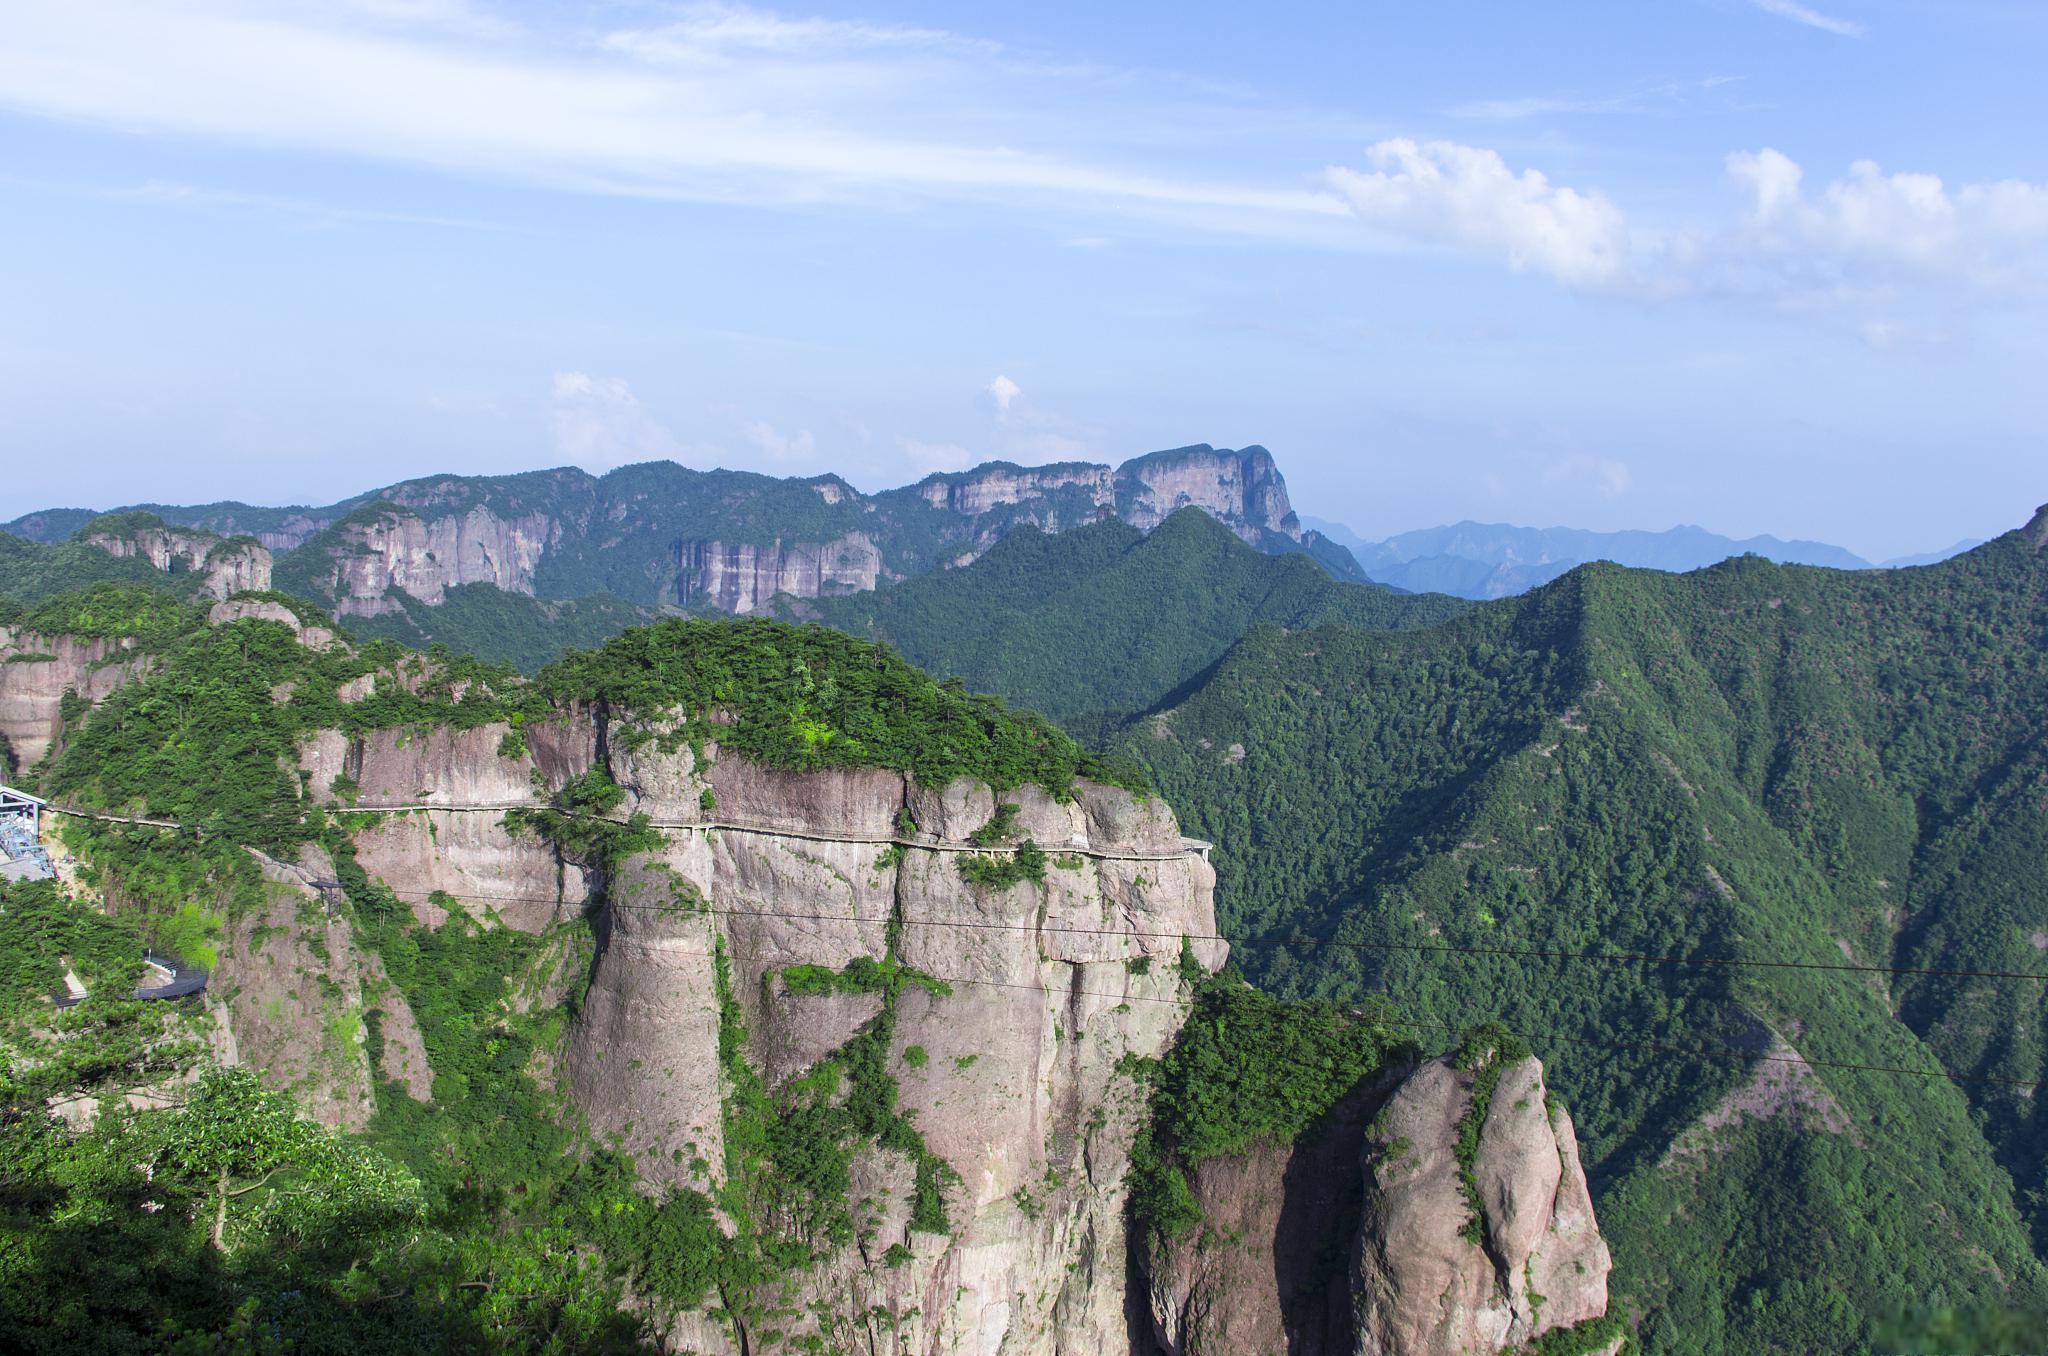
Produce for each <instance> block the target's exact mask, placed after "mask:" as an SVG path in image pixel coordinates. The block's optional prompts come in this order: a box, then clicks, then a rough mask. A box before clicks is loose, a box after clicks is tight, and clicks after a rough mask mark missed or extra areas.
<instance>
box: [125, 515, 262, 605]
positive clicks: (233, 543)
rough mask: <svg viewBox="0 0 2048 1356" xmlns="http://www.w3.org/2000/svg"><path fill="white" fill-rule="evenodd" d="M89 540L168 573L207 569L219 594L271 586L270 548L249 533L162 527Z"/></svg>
mask: <svg viewBox="0 0 2048 1356" xmlns="http://www.w3.org/2000/svg"><path fill="white" fill-rule="evenodd" d="M85 542H86V545H88V546H97V547H98V548H99V549H100V550H102V551H105V552H106V553H107V554H108V555H111V556H119V557H122V558H124V559H126V558H136V559H141V560H146V561H148V562H149V563H150V564H151V565H152V566H154V567H155V568H156V569H159V570H161V571H163V572H164V573H165V574H203V575H205V576H206V591H207V592H208V593H211V594H212V595H213V596H214V597H215V598H226V597H228V596H229V595H230V594H235V593H240V592H242V591H244V590H258V591H260V590H263V589H267V588H269V587H270V552H269V551H268V550H267V549H265V548H264V547H263V546H262V545H260V544H259V543H257V542H256V541H254V540H252V539H250V538H246V537H243V538H233V537H220V536H217V535H215V534H214V533H211V532H207V531H203V530H197V529H180V528H173V527H162V526H159V527H139V528H134V529H130V530H124V531H120V532H95V533H93V534H92V535H90V536H88V537H87V538H86V539H85Z"/></svg>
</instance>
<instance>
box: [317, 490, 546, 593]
mask: <svg viewBox="0 0 2048 1356" xmlns="http://www.w3.org/2000/svg"><path fill="white" fill-rule="evenodd" d="M553 528H554V523H553V520H552V519H550V518H549V517H548V516H547V515H546V514H543V513H528V514H524V515H521V516H519V517H509V518H508V517H500V516H498V515H497V514H495V513H493V512H491V511H490V510H489V509H486V508H482V507H476V508H471V509H469V510H468V511H467V512H464V513H450V514H444V515H441V516H437V517H423V516H421V515H419V514H416V513H400V512H391V513H386V514H383V515H379V516H375V517H371V518H370V519H369V520H368V521H354V522H349V523H347V524H344V525H343V526H341V527H338V528H336V529H335V531H334V535H335V537H336V538H337V539H338V540H337V541H335V542H334V543H333V544H331V545H327V546H324V547H323V548H320V549H324V550H325V552H326V564H325V567H324V568H323V569H321V570H319V571H317V572H316V574H315V578H316V580H317V586H318V587H319V588H320V591H321V592H322V593H323V594H325V595H326V596H327V597H329V598H331V599H332V600H333V603H334V610H335V612H336V614H337V615H344V616H359V617H374V616H377V615H378V614H380V613H384V612H395V611H397V610H398V604H397V603H396V602H395V601H393V600H392V599H390V598H388V597H386V596H385V595H386V592H387V591H388V590H391V589H397V590H398V591H399V592H401V593H407V594H410V595H412V596H413V597H415V598H417V599H419V600H420V601H421V602H423V603H427V604H429V605H432V604H438V603H439V602H441V600H442V598H443V597H444V596H445V595H446V593H447V590H448V588H449V586H450V585H453V584H493V585H496V586H497V587H498V588H501V589H503V590H505V591H506V592H507V593H527V594H530V593H532V592H533V591H534V588H533V573H534V568H535V567H536V566H537V565H538V564H539V563H540V558H541V554H542V552H543V551H544V550H545V549H546V548H547V544H548V539H549V537H550V535H551V533H552V531H553Z"/></svg>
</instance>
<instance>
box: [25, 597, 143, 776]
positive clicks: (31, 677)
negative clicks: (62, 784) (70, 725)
mask: <svg viewBox="0 0 2048 1356" xmlns="http://www.w3.org/2000/svg"><path fill="white" fill-rule="evenodd" d="M132 647H133V642H131V641H126V640H106V639H84V638H79V637H75V636H46V635H42V634H40V633H38V632H35V631H27V630H21V629H18V628H15V627H10V626H0V738H5V740H6V742H7V746H8V748H9V749H10V750H11V751H12V757H13V759H14V762H15V764H16V767H17V768H32V767H34V766H35V765H36V764H37V763H40V762H41V761H42V760H43V755H44V754H46V753H48V752H49V751H50V746H51V745H52V744H53V743H55V742H56V740H57V739H58V737H59V736H60V735H61V734H62V732H63V729H64V720H63V712H62V707H63V704H64V694H65V693H67V692H71V693H75V694H77V696H78V697H79V698H81V699H83V700H85V701H88V702H97V701H101V700H104V699H105V698H106V696H107V695H108V694H109V693H111V692H113V691H114V689H116V688H118V687H120V686H121V685H122V684H124V683H126V682H128V681H130V680H131V679H133V678H135V677H136V676H138V675H139V674H141V673H143V672H145V671H146V670H147V668H148V665H149V662H150V661H149V660H148V658H147V657H145V656H141V655H130V654H129V653H128V651H129V650H130V649H132Z"/></svg>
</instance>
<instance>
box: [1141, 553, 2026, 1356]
mask: <svg viewBox="0 0 2048 1356" xmlns="http://www.w3.org/2000/svg"><path fill="white" fill-rule="evenodd" d="M2044 584H2048V555H2044V554H2043V553H2042V551H2041V550H2040V549H2039V547H2038V545H2037V543H2036V541H2035V540H2034V539H2033V538H2032V537H2031V536H2029V535H2023V534H2021V533H2017V532H2015V533H2011V534H2008V535H2007V536H2006V537H2004V538H2001V539H2000V540H1999V541H1996V542H1993V543H1991V544H1989V545H1987V546H1985V547H1982V548H1980V549H1979V550H1977V551H1975V552H1972V553H1970V554H1969V555H1967V556H1964V557H1961V558H1958V559H1956V560H1953V561H1950V562H1947V563H1944V564H1942V565H1939V566H1934V567H1929V568H1926V569H1918V570H1907V571H1897V572H1886V573H1876V572H1872V573H1859V574H1845V573H1838V572H1833V571H1827V570H1821V569H1814V568H1806V567H1796V566H1795V567H1786V566H1775V565H1771V564H1768V563H1766V562H1764V561H1761V560H1758V559H1755V558H1745V559H1739V560H1734V561H1730V562H1728V563H1726V564H1724V565H1721V566H1717V567H1714V568H1712V569H1709V570H1705V571H1701V572H1699V573H1697V574H1692V575H1685V576H1672V575H1663V574H1656V573H1652V572H1646V571H1629V570H1623V569H1621V568H1619V567H1614V566H1590V567H1585V568H1582V569H1580V570H1577V571H1574V572H1573V573H1572V574H1571V575H1569V576H1567V577H1566V578H1564V579H1562V580H1559V581H1558V582H1556V583H1555V584H1552V585H1549V586H1547V587H1546V588H1544V589H1541V590H1539V591H1537V592H1536V593H1534V594H1531V595H1529V596H1527V597H1525V598H1521V599H1514V600H1509V601H1506V602H1502V603H1498V604H1492V605H1488V606H1485V607H1482V608H1479V609H1477V610H1475V611H1474V612H1472V613H1470V614H1468V615H1466V616H1464V617H1461V618H1459V619H1457V620H1454V621H1452V622H1451V623H1449V624H1447V625H1445V626H1442V627H1439V628H1436V629H1433V630H1428V631H1420V632H1409V633H1385V632H1382V633H1368V632H1364V631H1360V630H1357V629H1354V628H1347V627H1336V626H1332V627H1319V628H1314V629H1310V630H1304V631H1297V632H1292V633H1287V632H1282V631H1280V630H1278V629H1276V628H1262V629H1259V630H1256V631H1254V632H1253V633H1252V634H1250V635H1249V636H1247V637H1246V638H1245V639H1244V640H1243V641H1242V642H1241V643H1240V644H1239V645H1238V646H1236V647H1235V648H1234V649H1233V650H1232V652H1231V653H1230V654H1229V655H1228V656H1227V657H1226V658H1225V659H1224V660H1223V662H1222V663H1220V664H1219V665H1218V666H1217V667H1216V670H1215V671H1214V673H1212V674H1211V675H1210V676H1209V677H1208V678H1207V680H1206V681H1205V682H1203V683H1202V684H1201V685H1200V687H1199V688H1198V690H1196V691H1195V692H1194V693H1192V694H1191V695H1189V696H1188V697H1187V698H1186V699H1185V700H1182V701H1179V702H1177V703H1175V704H1173V705H1171V706H1170V707H1168V708H1166V709H1163V710H1160V711H1157V712H1155V713H1151V714H1146V715H1144V716H1142V717H1141V718H1139V719H1138V720H1136V722H1135V723H1134V724H1133V725H1132V726H1131V727H1130V728H1129V729H1128V730H1127V731H1126V733H1125V734H1123V735H1122V736H1121V738H1120V739H1119V741H1118V747H1120V748H1122V749H1123V750H1124V751H1126V752H1127V753H1129V754H1131V755H1132V756H1133V757H1136V758H1139V759H1142V760H1143V761H1144V762H1146V763H1147V765H1148V766H1150V767H1151V768H1152V770H1153V773H1154V777H1155V779H1156V781H1157V783H1158V785H1159V786H1160V788H1161V790H1162V792H1163V793H1164V794H1165V795H1166V796H1167V798H1168V799H1169V800H1170V801H1171V802H1172V803H1173V804H1174V805H1175V807H1176V808H1177V810H1178V811H1179V812H1180V814H1181V815H1182V817H1183V820H1184V822H1185V823H1187V824H1188V825H1189V826H1190V828H1191V829H1192V831H1194V832H1197V833H1199V834H1201V835H1203V836H1204V837H1208V838H1212V839H1214V840H1215V841H1217V843H1218V844H1219V847H1218V851H1217V854H1216V856H1217V862H1218V869H1219V872H1220V875H1221V885H1220V887H1219V891H1218V899H1219V907H1220V910H1221V911H1222V912H1223V914H1224V916H1225V930H1226V931H1229V932H1232V933H1234V934H1237V935H1239V936H1240V937H1242V938H1244V939H1245V940H1244V941H1243V942H1241V943H1240V944H1239V945H1238V947H1237V950H1236V959H1237V961H1238V963H1239V964H1241V965H1242V966H1244V967H1245V970H1246V972H1247V973H1248V974H1249V975H1250V976H1251V977H1252V978H1253V979H1254V980H1255V981H1256V982H1258V983H1259V984H1260V985H1261V986H1262V987H1264V988H1266V989H1268V990H1269V991H1271V992H1274V993H1276V994H1280V995H1283V996H1299V997H1309V996H1323V997H1335V998H1345V999H1353V998H1357V997H1360V996H1363V995H1367V994H1378V995H1384V996H1386V997H1388V998H1390V999H1392V1000H1393V1001H1394V1002H1395V1003H1396V1004H1397V1005H1398V1006H1399V1007H1400V1008H1401V1009H1402V1010H1403V1011H1404V1012H1406V1013H1407V1014H1408V1015H1409V1017H1410V1019H1411V1020H1412V1021H1414V1022H1416V1023H1417V1024H1422V1023H1435V1024H1437V1026H1438V1027H1439V1028H1447V1029H1455V1028H1457V1027H1461V1026H1463V1025H1465V1024H1467V1023H1469V1022H1471V1021H1474V1020H1477V1019H1480V1018H1486V1017H1498V1018H1501V1019H1504V1020H1505V1021H1507V1022H1508V1023H1509V1024H1510V1025H1511V1026H1513V1027H1515V1028H1516V1029H1517V1030H1519V1031H1522V1032H1524V1033H1526V1034H1527V1036H1528V1038H1529V1039H1530V1041H1531V1042H1532V1044H1534V1046H1535V1047H1536V1049H1537V1051H1538V1052H1539V1053H1540V1054H1542V1055H1543V1056H1544V1057H1545V1058H1546V1059H1547V1060H1549V1061H1551V1062H1552V1083H1553V1086H1555V1087H1557V1088H1558V1089H1559V1090H1560V1091H1562V1092H1563V1093H1564V1095H1565V1096H1566V1097H1567V1099H1568V1100H1569V1101H1570V1103H1571V1105H1572V1108H1573V1113H1574V1116H1575V1117H1576V1118H1577V1120H1578V1123H1579V1126H1580V1131H1581V1134H1582V1136H1583V1137H1584V1140H1585V1147H1586V1153H1587V1160H1588V1163H1589V1165H1590V1166H1591V1168H1592V1170H1593V1172H1594V1174H1595V1186H1596V1191H1597V1192H1598V1198H1599V1201H1600V1204H1601V1210H1602V1223H1603V1227H1604V1229H1605V1231H1606V1233H1607V1235H1608V1237H1609V1239H1610V1240H1611V1241H1612V1242H1613V1244H1614V1245H1615V1249H1616V1254H1617V1274H1616V1289H1617V1291H1618V1293H1619V1294H1620V1295H1621V1296H1622V1297H1623V1298H1624V1299H1625V1300H1626V1301H1627V1302H1628V1303H1629V1304H1630V1306H1631V1308H1632V1309H1633V1310H1635V1311H1636V1312H1639V1313H1640V1314H1642V1315H1643V1324H1642V1333H1643V1336H1644V1339H1645V1345H1646V1347H1647V1348H1648V1349H1649V1350H1653V1351H1674V1352H1699V1353H1719V1352H1747V1351H1765V1350H1780V1351H1811V1350H1824V1349H1832V1348H1835V1347H1836V1346H1837V1345H1838V1343H1839V1342H1840V1337H1839V1334H1841V1333H1842V1332H1844V1331H1860V1332H1862V1333H1863V1334H1864V1335H1865V1336H1864V1338H1863V1339H1861V1340H1865V1341H1874V1340H1876V1339H1875V1337H1874V1336H1873V1335H1872V1334H1873V1331H1874V1330H1873V1329H1872V1328H1871V1327H1870V1326H1869V1325H1870V1324H1871V1323H1872V1322H1873V1321H1876V1320H1877V1319H1878V1318H1879V1316H1881V1315H1883V1314H1884V1313H1885V1312H1886V1309H1887V1306H1891V1305H1895V1304H1900V1303H1904V1302H1908V1300H1909V1299H1910V1301H1913V1302H1919V1303H1924V1304H1929V1305H1933V1306H1937V1307H1939V1306H1943V1305H1948V1306H1954V1307H1956V1308H1959V1309H1961V1310H1965V1311H1975V1310H1978V1309H1983V1310H1987V1311H1996V1310H1998V1308H1999V1307H2000V1306H2001V1305H2004V1304H2006V1303H2017V1304H2019V1305H2021V1306H2026V1307H2034V1308H2037V1309H2038V1308H2039V1307H2041V1306H2042V1304H2043V1299H2044V1289H2043V1285H2044V1280H2043V1273H2042V1267H2041V1264H2040V1260H2039V1258H2040V1256H2041V1252H2042V1246H2043V1242H2044V1238H2048V1235H2044V1223H2048V1220H2044V1205H2048V1199H2044V1195H2043V1191H2044V1187H2048V1182H2044V1179H2043V1172H2042V1166H2043V1165H2042V1148H2041V1146H2042V1144H2043V1143H2044V1135H2043V1127H2042V1125H2041V1123H2040V1120H2039V1116H2040V1114H2041V1113H2040V1111H2039V1108H2038V1105H2037V1101H2036V1099H2035V1098H2034V1096H2033V1095H2032V1092H2033V1089H2032V1087H2031V1086H2030V1084H2031V1083H2032V1081H2033V1080H2036V1079H2039V1078H2040V1077H2041V1076H2042V1073H2043V1067H2042V1065H2043V1058H2042V1045H2041V1023H2042V1019H2043V1016H2044V1004H2048V998H2044V989H2048V984H2044V983H2043V982H2041V981H2039V980H2028V979H1963V978H1954V977H1946V976H1931V975H1929V976H1919V975H1910V974H1908V975H1888V974H1884V973H1872V972H1868V971H1852V970H1830V969H1827V968H1825V967H1828V966H1842V965H1862V966H1870V967H1906V968H1920V969H1942V970H1967V971H1995V972H2014V973H2034V974H2038V973H2041V972H2043V971H2048V964H2044V963H2043V954H2042V941H2041V939H2042V938H2043V937H2044V936H2048V841H2044V814H2048V800H2044V787H2048V765H2044V763H2043V761H2042V756H2043V750H2042V744H2041V735H2040V713H2041V712H2042V711H2043V710H2044V709H2048V649H2044V642H2048V592H2044ZM1586 953H1592V954H1593V955H1594V956H1595V957H1598V956H1616V955H1620V956H1633V957H1655V958H1668V962H1669V963H1667V962H1665V961H1657V962H1646V961H1642V960H1626V959H1622V960H1608V961H1602V960H1600V959H1577V957H1580V956H1582V955H1585V954H1586ZM1722 960H1733V961H1753V962H1770V963H1771V968H1747V967H1743V966H1734V965H1720V964H1711V963H1705V964H1702V963H1694V964H1687V963H1684V962H1688V961H1690V962H1715V961H1722ZM1788 967H1820V968H1788ZM1781 1042H1782V1043H1783V1044H1780V1043H1781ZM1792 1050H1797V1051H1798V1052H1799V1054H1800V1055H1803V1056H1805V1057H1806V1058H1807V1059H1809V1060H1811V1061H1814V1064H1813V1065H1812V1067H1810V1068H1804V1069H1798V1070H1797V1079H1798V1081H1799V1083H1800V1084H1801V1085H1802V1086H1803V1087H1804V1088H1805V1089H1807V1090H1808V1091H1809V1092H1810V1093H1811V1094H1813V1100H1812V1103H1811V1104H1810V1105H1807V1106H1806V1107H1805V1108H1804V1109H1801V1108H1800V1107H1797V1106H1794V1105H1792V1104H1790V1103H1789V1102H1788V1101H1786V1100H1785V1099H1784V1098H1777V1099H1764V1100H1765V1102H1766V1103H1767V1104H1768V1103H1769V1102H1771V1101H1772V1100H1775V1102H1776V1106H1775V1114H1772V1115H1768V1116H1750V1115H1742V1114H1735V1115H1734V1116H1733V1117H1732V1119H1731V1120H1730V1121H1729V1123H1728V1124H1727V1125H1726V1126H1725V1127H1724V1128H1723V1129H1721V1130H1719V1131H1717V1132H1715V1133H1713V1134H1712V1135H1707V1134H1704V1133H1702V1132H1699V1131H1695V1130H1692V1129H1690V1127H1691V1126H1692V1125H1693V1123H1694V1122H1695V1121H1697V1120H1698V1118H1700V1117H1701V1116H1702V1115H1703V1114H1705V1113H1708V1112H1710V1111H1712V1110H1713V1109H1714V1108H1715V1107H1716V1106H1717V1104H1720V1103H1721V1101H1722V1099H1723V1098H1724V1097H1726V1096H1728V1095H1729V1094H1730V1093H1731V1091H1733V1090H1735V1089H1737V1088H1739V1087H1744V1086H1750V1087H1752V1089H1753V1088H1754V1087H1755V1086H1756V1083H1755V1080H1757V1078H1758V1075H1759V1073H1762V1072H1769V1066H1768V1065H1767V1064H1764V1063H1760V1062H1758V1061H1757V1059H1756V1057H1758V1056H1763V1055H1767V1054H1769V1055H1775V1056H1778V1057H1781V1058H1782V1057H1786V1056H1789V1055H1790V1052H1791V1051H1792ZM1820 1061H1832V1062H1834V1063H1836V1064H1867V1065H1876V1066H1881V1067H1883V1068H1889V1069H1904V1070H1909V1071H1920V1070H1927V1071H1935V1070H1941V1069H1947V1070H1950V1071H1953V1072H1954V1073H1956V1074H1958V1075H1961V1076H1962V1077H1964V1078H1966V1079H2004V1080H2019V1081H2018V1082H2005V1083H2001V1082H1961V1083H1957V1082H1950V1081H1948V1080H1947V1079H1944V1078H1940V1077H1934V1078H1926V1077H1913V1076H1910V1075H1901V1074H1894V1073H1878V1072H1867V1071H1857V1070H1848V1069H1840V1068H1834V1067H1827V1066H1824V1065H1822V1064H1821V1063H1820ZM1739 1104H1742V1103H1739V1102H1738V1103H1731V1104H1730V1105H1731V1106H1733V1105H1739ZM1748 1104H1749V1105H1757V1103H1756V1102H1755V1101H1751V1102H1750V1103H1748ZM1821 1108H1824V1109H1821ZM1726 1114H1727V1113H1724V1115H1726Z"/></svg>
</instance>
